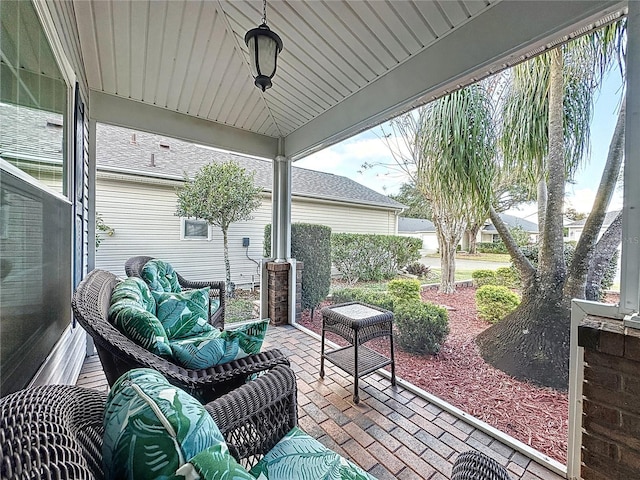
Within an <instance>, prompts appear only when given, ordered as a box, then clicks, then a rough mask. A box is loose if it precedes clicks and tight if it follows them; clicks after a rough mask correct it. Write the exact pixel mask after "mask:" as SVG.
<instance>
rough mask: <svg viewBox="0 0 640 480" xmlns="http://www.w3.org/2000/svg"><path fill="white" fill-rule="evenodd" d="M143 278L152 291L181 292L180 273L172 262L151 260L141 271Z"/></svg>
mask: <svg viewBox="0 0 640 480" xmlns="http://www.w3.org/2000/svg"><path fill="white" fill-rule="evenodd" d="M140 276H141V277H142V279H143V280H144V281H145V282H146V283H147V285H149V289H150V290H151V291H152V292H181V291H182V289H181V288H180V283H178V274H177V273H176V272H175V271H174V270H173V267H172V266H171V264H170V263H168V262H165V261H163V260H149V261H148V262H147V263H145V264H144V267H142V271H141V272H140Z"/></svg>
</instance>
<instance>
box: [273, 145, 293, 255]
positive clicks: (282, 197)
mask: <svg viewBox="0 0 640 480" xmlns="http://www.w3.org/2000/svg"><path fill="white" fill-rule="evenodd" d="M272 199H273V200H272V207H271V208H272V223H271V256H272V257H273V258H275V261H276V262H286V261H287V260H289V259H290V258H291V159H290V158H286V157H284V156H281V155H278V156H277V157H276V158H275V159H274V161H273V194H272Z"/></svg>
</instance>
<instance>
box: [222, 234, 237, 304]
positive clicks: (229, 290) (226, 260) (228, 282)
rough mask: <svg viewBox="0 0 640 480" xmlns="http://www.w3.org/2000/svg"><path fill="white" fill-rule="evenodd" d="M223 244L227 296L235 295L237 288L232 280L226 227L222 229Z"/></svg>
mask: <svg viewBox="0 0 640 480" xmlns="http://www.w3.org/2000/svg"><path fill="white" fill-rule="evenodd" d="M222 244H223V246H224V271H225V278H226V287H227V288H226V290H227V297H233V292H234V290H235V288H234V284H233V282H232V281H231V263H229V238H228V236H227V230H226V229H225V228H223V229H222Z"/></svg>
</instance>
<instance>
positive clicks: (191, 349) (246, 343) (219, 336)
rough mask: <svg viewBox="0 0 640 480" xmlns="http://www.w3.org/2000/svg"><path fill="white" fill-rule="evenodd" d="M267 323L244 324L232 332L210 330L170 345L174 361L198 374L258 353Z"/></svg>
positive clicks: (261, 321)
mask: <svg viewBox="0 0 640 480" xmlns="http://www.w3.org/2000/svg"><path fill="white" fill-rule="evenodd" d="M268 326H269V319H265V320H259V321H257V322H253V323H247V324H245V325H242V326H241V327H239V328H237V329H235V330H224V331H222V332H220V331H218V330H216V329H212V331H211V332H207V333H204V334H202V335H199V336H197V337H192V338H182V339H177V340H172V341H170V345H171V350H172V351H173V359H174V360H175V361H176V362H177V363H179V364H180V365H182V366H183V367H185V368H191V369H194V370H199V369H202V368H209V367H212V366H214V365H219V364H221V363H227V362H230V361H231V360H236V359H238V358H242V357H246V356H247V355H252V354H254V353H259V352H260V349H261V348H262V342H263V341H264V336H265V334H266V333H267V327H268Z"/></svg>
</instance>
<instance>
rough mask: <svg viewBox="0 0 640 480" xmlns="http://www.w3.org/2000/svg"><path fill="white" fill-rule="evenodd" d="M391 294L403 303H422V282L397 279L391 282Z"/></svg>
mask: <svg viewBox="0 0 640 480" xmlns="http://www.w3.org/2000/svg"><path fill="white" fill-rule="evenodd" d="M388 288H389V293H390V294H391V295H392V296H394V297H395V298H397V299H399V300H402V301H412V300H417V301H420V282H419V281H418V280H408V279H397V280H391V281H390V282H389V286H388Z"/></svg>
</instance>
